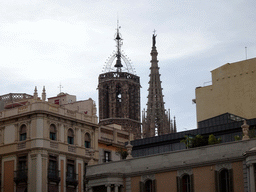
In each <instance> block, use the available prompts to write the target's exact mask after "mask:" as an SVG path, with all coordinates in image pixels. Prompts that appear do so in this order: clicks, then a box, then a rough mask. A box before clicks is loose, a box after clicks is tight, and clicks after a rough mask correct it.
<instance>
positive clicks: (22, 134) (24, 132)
mask: <svg viewBox="0 0 256 192" xmlns="http://www.w3.org/2000/svg"><path fill="white" fill-rule="evenodd" d="M26 139H27V127H26V125H22V126H21V127H20V141H25V140H26Z"/></svg>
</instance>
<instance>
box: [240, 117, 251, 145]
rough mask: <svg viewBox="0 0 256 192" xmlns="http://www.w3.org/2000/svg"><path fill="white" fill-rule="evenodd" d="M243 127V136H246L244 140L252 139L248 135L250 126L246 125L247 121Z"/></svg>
mask: <svg viewBox="0 0 256 192" xmlns="http://www.w3.org/2000/svg"><path fill="white" fill-rule="evenodd" d="M241 127H242V130H243V134H244V136H243V138H242V140H248V139H250V137H249V135H248V134H249V125H247V124H246V120H244V124H243V125H242V126H241Z"/></svg>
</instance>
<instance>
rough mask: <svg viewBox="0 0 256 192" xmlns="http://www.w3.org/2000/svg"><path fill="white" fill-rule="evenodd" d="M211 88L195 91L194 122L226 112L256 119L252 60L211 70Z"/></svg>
mask: <svg viewBox="0 0 256 192" xmlns="http://www.w3.org/2000/svg"><path fill="white" fill-rule="evenodd" d="M211 73H212V85H210V86H206V87H198V88H196V110H197V122H199V121H203V120H206V119H209V118H212V117H215V116H218V115H220V114H223V113H226V112H229V113H232V114H234V115H238V116H241V117H244V118H247V119H250V118H255V117H256V58H253V59H248V60H244V61H240V62H236V63H227V64H225V65H223V66H221V67H219V68H217V69H214V70H213V71H211Z"/></svg>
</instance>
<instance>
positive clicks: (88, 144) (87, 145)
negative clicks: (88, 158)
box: [84, 133, 91, 148]
mask: <svg viewBox="0 0 256 192" xmlns="http://www.w3.org/2000/svg"><path fill="white" fill-rule="evenodd" d="M84 146H85V148H90V147H91V138H90V134H89V133H86V134H85V136H84Z"/></svg>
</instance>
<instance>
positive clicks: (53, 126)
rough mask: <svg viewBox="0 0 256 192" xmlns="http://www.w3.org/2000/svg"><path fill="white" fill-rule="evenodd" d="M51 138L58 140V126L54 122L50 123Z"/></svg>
mask: <svg viewBox="0 0 256 192" xmlns="http://www.w3.org/2000/svg"><path fill="white" fill-rule="evenodd" d="M50 139H51V140H56V126H55V125H54V124H51V125H50Z"/></svg>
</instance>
